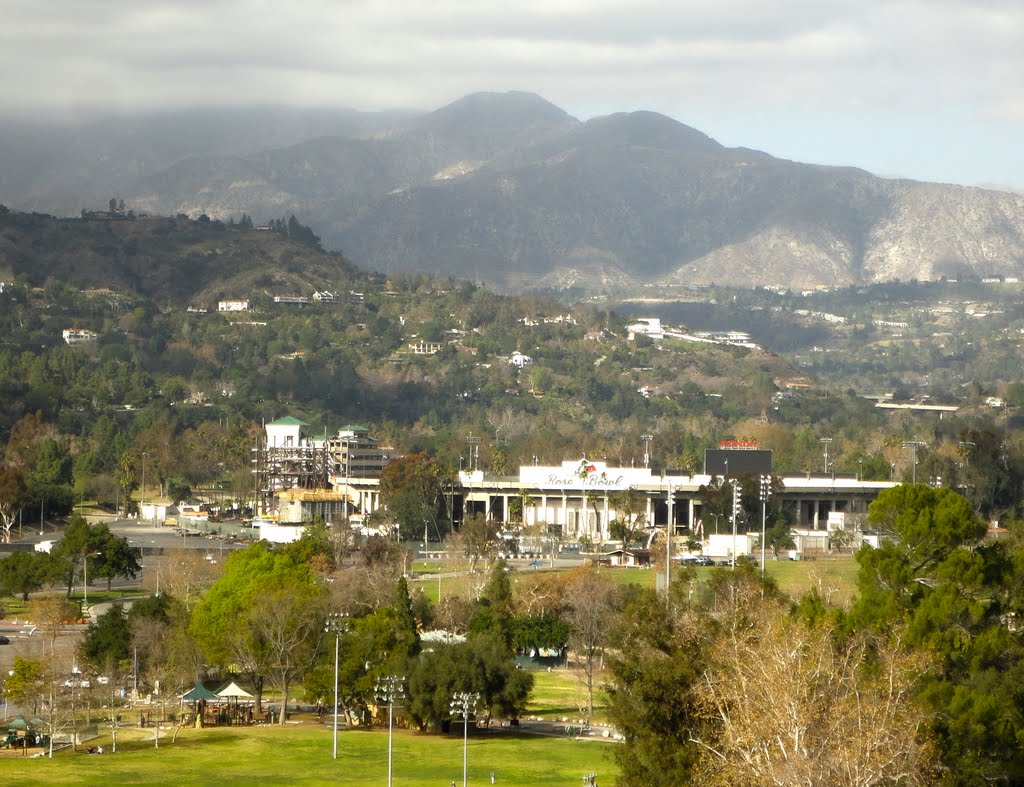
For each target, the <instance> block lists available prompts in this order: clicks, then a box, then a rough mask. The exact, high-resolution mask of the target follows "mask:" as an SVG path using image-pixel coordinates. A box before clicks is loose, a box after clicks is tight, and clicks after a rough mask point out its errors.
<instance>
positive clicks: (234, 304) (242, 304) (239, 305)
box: [217, 300, 249, 312]
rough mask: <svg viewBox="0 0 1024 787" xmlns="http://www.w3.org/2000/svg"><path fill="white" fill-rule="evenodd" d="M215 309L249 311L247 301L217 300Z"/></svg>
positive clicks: (221, 310) (220, 310)
mask: <svg viewBox="0 0 1024 787" xmlns="http://www.w3.org/2000/svg"><path fill="white" fill-rule="evenodd" d="M217 311H219V312H247V311H249V301H247V300H245V301H217Z"/></svg>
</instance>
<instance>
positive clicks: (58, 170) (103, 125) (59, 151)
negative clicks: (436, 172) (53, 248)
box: [0, 107, 412, 215]
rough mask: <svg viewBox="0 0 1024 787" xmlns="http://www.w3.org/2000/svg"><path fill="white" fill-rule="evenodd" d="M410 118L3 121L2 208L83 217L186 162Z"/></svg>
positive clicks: (229, 112)
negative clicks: (142, 181)
mask: <svg viewBox="0 0 1024 787" xmlns="http://www.w3.org/2000/svg"><path fill="white" fill-rule="evenodd" d="M411 115H412V113H410V112H407V111H405V112H400V111H395V112H358V111H356V110H351V109H322V110H321V109H317V110H302V109H288V108H283V107H260V108H250V109H203V110H191V111H176V112H166V113H154V114H149V115H140V116H129V117H115V118H98V119H89V118H84V119H80V120H68V121H63V122H60V123H46V122H44V121H42V120H40V121H38V122H35V123H26V122H24V121H11V120H7V121H4V122H0V202H4V203H6V204H7V205H8V206H9V207H12V208H17V209H20V210H38V211H42V212H47V213H55V214H59V215H77V214H78V213H79V211H81V209H82V208H87V209H94V208H96V207H98V206H102V205H104V204H105V203H106V201H107V200H108V199H110V198H111V197H112V196H118V197H127V196H128V195H130V194H134V193H136V191H137V190H138V186H137V181H138V180H139V178H144V177H147V176H150V175H153V174H155V173H160V172H163V171H164V170H165V169H167V168H168V167H172V166H173V165H175V164H176V163H177V162H180V161H182V160H183V159H188V158H193V157H196V158H199V159H204V158H206V157H209V156H218V157H220V156H225V157H231V156H244V155H248V154H252V153H256V152H258V151H263V150H274V149H280V148H284V147H287V146H291V145H295V144H298V143H300V142H303V141H306V140H310V139H317V138H320V137H324V136H327V135H332V136H345V137H358V136H368V135H372V134H375V133H378V132H380V131H381V130H382V129H386V128H391V127H393V126H394V124H395V123H398V122H402V121H404V120H405V119H407V118H409V117H410V116H411ZM207 160H208V159H207Z"/></svg>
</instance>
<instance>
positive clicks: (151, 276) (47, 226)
mask: <svg viewBox="0 0 1024 787" xmlns="http://www.w3.org/2000/svg"><path fill="white" fill-rule="evenodd" d="M15 278H17V279H20V280H23V281H25V282H26V283H27V284H30V285H34V286H43V285H45V284H47V283H48V282H51V281H54V282H59V283H60V284H62V285H66V286H70V287H73V288H76V289H87V288H108V289H111V290H114V291H117V292H121V293H129V294H134V295H138V296H142V297H144V298H147V299H152V300H154V301H156V302H157V303H160V304H171V303H173V304H176V305H179V306H184V305H190V304H191V305H203V306H212V307H214V308H216V303H215V302H216V300H217V299H219V298H223V297H231V298H236V297H252V296H253V295H256V294H261V293H263V294H267V295H275V294H302V295H306V296H307V297H308V296H310V295H312V294H313V292H314V291H315V290H318V289H330V290H335V289H338V288H339V286H340V285H341V284H342V283H351V282H354V281H355V279H356V278H357V272H356V271H355V269H354V268H353V267H352V266H351V265H350V264H349V263H348V262H346V261H345V260H344V258H342V257H341V255H339V254H329V253H326V252H323V251H321V250H320V249H317V248H313V247H311V246H310V245H308V244H305V243H301V242H299V241H297V240H294V239H291V238H288V237H285V236H283V235H281V234H279V233H277V232H270V231H266V230H256V229H245V228H242V227H239V226H231V225H225V224H223V223H221V222H219V221H210V220H209V219H206V220H202V219H200V220H192V219H189V218H186V217H182V216H180V217H177V218H137V219H119V220H85V219H57V218H54V217H52V216H46V215H42V214H24V213H14V212H11V213H7V214H0V280H4V279H6V280H8V281H9V280H11V279H15Z"/></svg>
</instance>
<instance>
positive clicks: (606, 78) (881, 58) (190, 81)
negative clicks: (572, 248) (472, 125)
mask: <svg viewBox="0 0 1024 787" xmlns="http://www.w3.org/2000/svg"><path fill="white" fill-rule="evenodd" d="M0 73H2V74H4V77H3V88H2V91H0V97H2V98H3V102H2V104H3V106H4V108H5V110H6V111H8V112H17V111H22V110H23V111H24V112H26V113H36V114H42V113H46V114H50V113H61V114H64V115H67V114H72V115H77V114H83V113H89V112H91V111H94V110H103V111H117V112H131V111H133V110H151V109H159V108H170V107H183V106H209V105H224V104H242V105H244V104H267V103H272V104H292V105H298V106H347V107H357V108H363V109H383V108H394V107H404V108H410V107H415V108H422V109H434V108H437V107H439V106H441V105H443V104H445V103H448V102H449V101H452V100H454V99H456V98H459V97H461V96H463V95H465V94H467V93H470V92H474V91H478V90H495V91H503V90H525V91H530V92H536V93H539V94H540V95H542V96H544V97H545V98H547V99H548V100H549V101H552V102H553V103H555V104H557V105H558V106H560V107H562V108H563V109H565V110H566V111H568V112H569V113H570V114H572V115H575V116H576V117H579V118H581V119H586V118H589V117H592V116H594V115H600V114H607V113H609V112H617V111H624V110H634V109H650V110H654V111H657V112H662V113H664V114H666V115H669V116H671V117H673V118H675V119H677V120H679V121H681V122H683V123H686V124H688V125H691V126H694V127H696V128H699V129H700V130H701V131H704V132H705V133H707V134H710V135H711V136H712V137H714V138H715V139H717V140H718V141H720V142H722V143H723V144H726V145H734V146H736V145H742V146H746V147H752V148H758V149H761V150H765V151H767V152H769V153H772V154H773V155H776V156H782V157H785V158H791V159H796V160H800V161H812V162H820V163H827V164H848V165H852V166H859V167H863V168H865V169H868V170H871V171H872V172H875V173H877V174H880V175H900V176H907V177H913V178H918V179H922V180H934V181H942V182H951V183H964V184H968V185H999V186H1007V187H1012V188H1016V189H1020V190H1024V149H1022V146H1021V142H1022V140H1024V92H1022V90H1021V87H1022V84H1024V2H1022V0H919V2H911V1H910V0H786V1H785V2H780V1H779V0H775V2H772V1H771V0H674V1H670V0H517V2H514V3H513V2H497V1H496V0H401V1H400V2H399V1H397V0H296V2H281V1H280V0H279V1H278V2H266V1H264V0H176V1H172V0H136V2H126V1H125V0H121V1H120V2H114V1H113V0H4V3H3V24H2V25H0Z"/></svg>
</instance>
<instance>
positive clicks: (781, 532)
mask: <svg viewBox="0 0 1024 787" xmlns="http://www.w3.org/2000/svg"><path fill="white" fill-rule="evenodd" d="M764 543H765V546H766V547H768V549H770V550H771V551H772V554H773V555H774V556H775V557H778V556H779V552H780V551H782V550H783V549H793V547H795V546H796V541H794V540H793V532H792V531H791V530H790V529H789V525H787V524H786V523H785V522H776V523H775V524H774V525H772V526H771V527H770V528H768V530H767V531H765V534H764Z"/></svg>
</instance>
